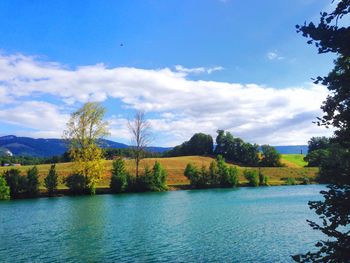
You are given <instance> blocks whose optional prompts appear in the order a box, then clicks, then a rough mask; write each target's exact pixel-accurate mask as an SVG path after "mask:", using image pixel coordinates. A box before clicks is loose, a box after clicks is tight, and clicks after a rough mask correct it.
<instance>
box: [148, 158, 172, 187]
mask: <svg viewBox="0 0 350 263" xmlns="http://www.w3.org/2000/svg"><path fill="white" fill-rule="evenodd" d="M152 172H153V178H152V182H153V186H152V188H153V190H152V191H157V192H159V191H165V190H167V189H168V187H167V185H166V179H167V172H166V170H165V169H164V168H163V167H162V166H161V164H160V163H159V162H157V161H156V162H155V163H154V166H153V169H152Z"/></svg>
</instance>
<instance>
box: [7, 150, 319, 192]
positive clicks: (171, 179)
mask: <svg viewBox="0 0 350 263" xmlns="http://www.w3.org/2000/svg"><path fill="white" fill-rule="evenodd" d="M156 160H157V161H159V162H160V163H161V165H162V166H163V167H164V168H165V169H166V170H167V173H168V180H167V183H168V185H169V186H175V185H187V184H189V181H188V180H187V178H186V177H185V176H184V170H185V167H186V165H187V164H188V163H189V162H192V163H193V164H195V165H196V166H198V167H201V166H202V165H204V166H206V167H209V164H210V162H211V161H213V160H214V159H213V158H210V157H203V156H182V157H172V158H147V159H144V160H142V162H141V166H140V168H141V173H142V170H143V168H144V167H145V166H146V165H148V166H149V167H151V166H152V165H153V164H154V162H155V161H156ZM230 165H232V164H230ZM286 165H287V167H262V168H261V172H262V173H263V174H264V175H266V176H268V177H269V178H270V180H269V183H270V184H271V185H283V184H285V181H284V179H283V178H295V179H296V180H297V181H298V180H299V178H302V177H305V176H306V177H308V178H310V180H311V181H312V180H313V179H314V178H315V177H316V175H317V173H318V168H315V167H305V168H303V167H302V166H300V165H296V164H295V163H293V162H289V165H288V164H286ZM235 166H237V165H235ZM30 167H31V166H20V167H0V174H2V173H3V172H4V171H5V170H7V169H9V168H18V169H19V170H20V171H21V173H22V175H25V174H26V171H27V170H28V169H29V168H30ZM37 167H38V170H39V181H40V183H41V188H42V189H43V181H44V178H45V176H46V175H47V174H48V171H49V168H50V165H48V164H44V165H38V166H37ZM126 167H127V169H128V171H129V172H130V173H135V168H134V162H133V160H126ZM237 168H238V171H239V181H240V183H241V184H245V183H247V180H246V179H245V178H244V176H243V171H244V170H245V169H254V170H257V169H258V168H251V167H240V166H237ZM56 169H57V173H58V176H59V188H60V189H65V188H66V187H65V185H64V184H63V182H62V179H63V178H64V177H65V176H67V175H69V174H70V173H72V171H73V163H59V164H57V165H56ZM111 169H112V161H105V172H104V174H103V176H102V179H101V181H100V182H99V184H98V187H108V186H109V181H110V177H111Z"/></svg>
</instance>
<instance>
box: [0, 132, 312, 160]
mask: <svg viewBox="0 0 350 263" xmlns="http://www.w3.org/2000/svg"><path fill="white" fill-rule="evenodd" d="M101 146H102V147H103V148H116V149H121V148H128V147H130V146H128V145H126V144H123V143H119V142H114V141H110V140H104V139H103V140H101ZM275 148H276V150H277V151H278V152H279V153H281V154H300V153H303V154H307V145H289V146H275ZM170 149H171V147H148V148H147V150H148V151H150V152H158V153H162V152H164V151H167V150H170ZM66 150H67V145H66V143H65V142H64V141H63V140H62V139H33V138H29V137H17V136H14V135H8V136H3V137H0V155H1V154H4V153H6V151H10V152H11V153H12V154H13V155H15V156H36V157H50V156H54V155H61V154H63V153H64V152H65V151H66Z"/></svg>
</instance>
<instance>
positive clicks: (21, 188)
mask: <svg viewBox="0 0 350 263" xmlns="http://www.w3.org/2000/svg"><path fill="white" fill-rule="evenodd" d="M4 177H5V180H6V183H7V185H8V186H9V187H10V195H11V198H18V197H19V196H20V195H23V194H25V193H26V190H27V178H26V177H24V176H21V175H20V171H19V170H18V169H10V170H7V171H5V173H4Z"/></svg>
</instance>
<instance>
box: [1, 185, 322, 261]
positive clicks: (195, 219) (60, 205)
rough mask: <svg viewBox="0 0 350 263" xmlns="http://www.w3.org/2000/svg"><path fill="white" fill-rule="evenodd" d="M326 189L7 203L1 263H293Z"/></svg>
mask: <svg viewBox="0 0 350 263" xmlns="http://www.w3.org/2000/svg"><path fill="white" fill-rule="evenodd" d="M322 189H324V186H321V185H308V186H281V187H260V188H238V189H214V190H193V191H174V192H167V193H145V194H121V195H101V196H81V197H62V198H41V199H28V200H15V201H5V202H0V261H1V262H33V261H34V262H154V261H164V262H189V261H191V262H208V261H216V262H291V261H292V260H291V258H290V255H291V254H296V253H302V252H306V251H308V249H312V248H313V244H314V242H315V241H316V240H318V239H320V238H321V236H320V233H318V232H317V231H315V230H312V229H311V228H310V227H309V226H308V224H307V223H306V219H316V216H315V214H314V213H313V211H310V210H309V208H308V205H307V202H308V201H309V200H317V199H320V198H321V196H320V194H319V191H320V190H322Z"/></svg>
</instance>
